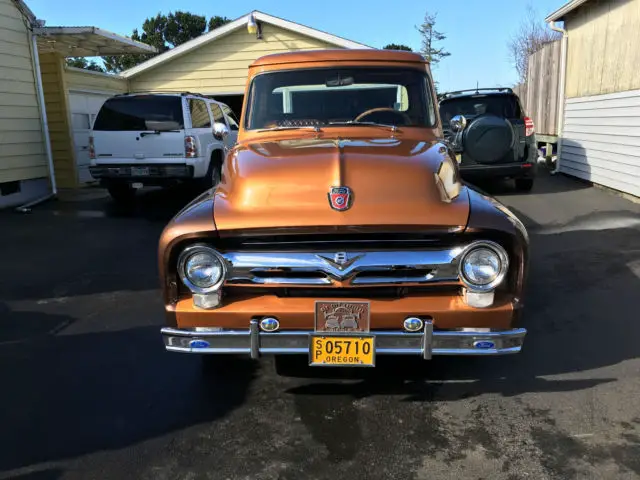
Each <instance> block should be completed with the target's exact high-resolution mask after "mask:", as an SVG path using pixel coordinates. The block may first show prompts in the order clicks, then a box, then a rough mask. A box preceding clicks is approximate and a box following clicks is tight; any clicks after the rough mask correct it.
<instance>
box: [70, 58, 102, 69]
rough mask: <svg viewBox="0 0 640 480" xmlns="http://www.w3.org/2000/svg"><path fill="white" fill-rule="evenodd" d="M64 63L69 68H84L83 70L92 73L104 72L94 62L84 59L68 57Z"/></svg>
mask: <svg viewBox="0 0 640 480" xmlns="http://www.w3.org/2000/svg"><path fill="white" fill-rule="evenodd" d="M66 63H67V66H69V67H74V68H84V69H85V70H91V71H94V72H104V68H102V67H101V66H100V65H99V64H98V63H97V62H96V61H95V60H87V59H86V58H85V57H69V58H67V59H66Z"/></svg>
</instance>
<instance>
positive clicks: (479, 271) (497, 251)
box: [458, 240, 509, 292]
mask: <svg viewBox="0 0 640 480" xmlns="http://www.w3.org/2000/svg"><path fill="white" fill-rule="evenodd" d="M508 270H509V256H508V255H507V252H506V250H505V249H504V248H503V247H502V246H500V245H498V244H497V243H495V242H491V241H488V240H481V241H477V242H473V243H471V244H470V245H468V246H467V247H466V248H465V249H464V250H463V252H462V254H461V256H460V262H459V264H458V276H459V277H460V280H461V281H462V283H464V284H465V285H466V286H467V287H468V288H469V289H470V290H472V291H474V292H489V291H491V290H493V289H494V288H496V287H497V286H498V285H500V283H501V282H502V280H504V277H505V276H506V275H507V271H508Z"/></svg>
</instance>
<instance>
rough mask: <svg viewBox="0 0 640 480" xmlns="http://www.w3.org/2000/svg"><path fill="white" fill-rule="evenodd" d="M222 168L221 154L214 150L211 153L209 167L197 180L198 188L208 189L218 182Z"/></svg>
mask: <svg viewBox="0 0 640 480" xmlns="http://www.w3.org/2000/svg"><path fill="white" fill-rule="evenodd" d="M221 170H222V154H221V153H220V152H219V151H217V150H216V151H215V152H213V153H212V154H211V160H210V161H209V168H208V169H207V173H206V174H205V176H204V177H203V178H201V179H200V180H198V181H197V183H198V188H199V189H200V190H202V191H205V190H209V189H210V188H213V187H215V186H216V185H218V183H220V175H221Z"/></svg>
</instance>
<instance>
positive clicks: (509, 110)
mask: <svg viewBox="0 0 640 480" xmlns="http://www.w3.org/2000/svg"><path fill="white" fill-rule="evenodd" d="M485 113H489V114H492V115H497V116H498V117H501V118H509V119H514V118H520V117H521V115H522V113H521V112H520V105H519V104H518V100H517V99H516V97H514V96H513V95H472V96H469V97H460V98H452V99H448V100H443V101H442V102H441V103H440V117H441V118H442V123H443V124H444V125H448V124H449V122H450V120H451V119H452V118H453V117H455V116H456V115H464V116H465V117H467V119H470V118H473V117H477V116H478V115H482V114H485Z"/></svg>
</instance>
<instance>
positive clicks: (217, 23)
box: [209, 15, 231, 31]
mask: <svg viewBox="0 0 640 480" xmlns="http://www.w3.org/2000/svg"><path fill="white" fill-rule="evenodd" d="M230 21H231V19H230V18H227V17H221V16H219V15H216V16H214V17H211V18H210V19H209V31H211V30H215V29H216V28H219V27H221V26H223V25H225V24H227V23H229V22H230Z"/></svg>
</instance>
